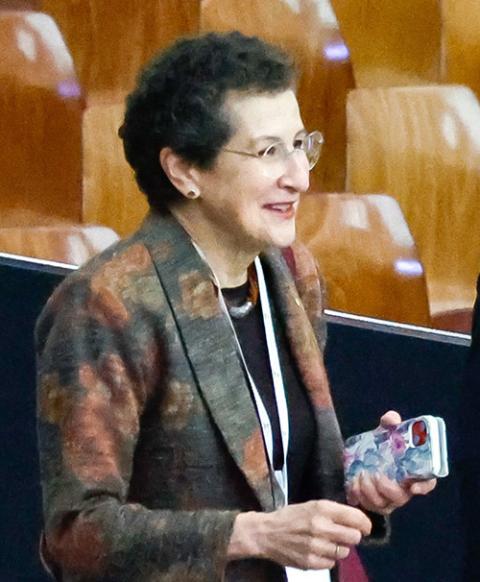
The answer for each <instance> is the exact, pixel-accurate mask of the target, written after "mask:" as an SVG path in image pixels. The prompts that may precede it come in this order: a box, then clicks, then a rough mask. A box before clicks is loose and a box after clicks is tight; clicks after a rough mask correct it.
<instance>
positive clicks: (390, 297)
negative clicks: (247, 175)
mask: <svg viewBox="0 0 480 582" xmlns="http://www.w3.org/2000/svg"><path fill="white" fill-rule="evenodd" d="M297 229H298V238H299V240H301V241H303V242H304V243H305V244H306V245H307V246H308V247H309V248H310V250H311V251H312V253H313V254H314V256H315V258H316V259H317V262H318V264H319V267H320V271H321V273H322V275H323V277H324V278H325V281H326V285H327V306H328V307H330V308H331V309H337V310H339V311H346V312H349V313H356V314H360V315H367V316H371V317H376V318H380V319H387V320H392V321H397V322H403V323H412V324H416V325H423V326H429V325H430V314H429V309H428V298H427V288H426V282H425V274H424V271H423V266H422V263H421V261H420V259H419V258H418V252H417V249H416V246H415V242H414V240H413V238H412V235H411V234H410V231H409V229H408V226H407V223H406V222H405V218H404V217H403V214H402V211H401V210H400V207H399V205H398V204H397V202H396V201H395V200H394V199H393V198H391V197H390V196H385V195H380V194H366V195H364V196H356V195H355V194H307V195H305V196H304V197H303V198H302V201H301V204H300V211H299V215H298V220H297Z"/></svg>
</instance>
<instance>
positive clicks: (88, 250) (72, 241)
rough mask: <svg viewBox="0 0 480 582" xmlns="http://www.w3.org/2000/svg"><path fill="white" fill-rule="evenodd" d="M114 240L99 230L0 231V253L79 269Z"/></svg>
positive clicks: (112, 234) (108, 231) (39, 228)
mask: <svg viewBox="0 0 480 582" xmlns="http://www.w3.org/2000/svg"><path fill="white" fill-rule="evenodd" d="M118 238H119V237H118V235H117V234H116V233H115V232H114V231H113V230H111V229H110V228H106V227H103V226H80V225H71V226H63V225H56V226H37V227H32V226H30V227H12V228H0V253H8V254H12V255H22V256H25V257H33V258H36V259H44V260H48V261H56V262H60V263H68V264H72V265H82V264H83V263H85V262H86V261H87V260H88V259H90V258H91V257H93V256H94V255H96V254H97V253H99V252H100V251H103V250H104V249H105V248H107V247H108V246H110V245H111V244H112V243H114V242H115V241H117V240H118Z"/></svg>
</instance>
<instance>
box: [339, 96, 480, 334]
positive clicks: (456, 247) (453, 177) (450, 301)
mask: <svg viewBox="0 0 480 582" xmlns="http://www.w3.org/2000/svg"><path fill="white" fill-rule="evenodd" d="M347 119H348V155H347V157H348V162H347V188H348V189H349V190H350V191H352V192H355V193H363V192H368V193H370V192H386V193H388V194H390V195H392V196H394V197H395V199H396V200H397V201H398V202H399V204H400V206H401V208H402V210H403V213H404V214H405V217H406V219H407V222H408V224H409V226H410V229H411V231H412V234H413V236H414V239H415V241H416V243H417V245H418V249H419V253H420V258H421V260H422V262H423V265H424V266H425V271H426V276H427V285H428V294H429V303H430V312H431V314H432V317H433V319H434V322H435V319H438V322H439V325H441V322H442V321H448V319H449V318H447V319H445V315H446V312H452V311H456V310H467V311H468V310H470V309H471V307H472V306H473V302H474V299H475V281H476V277H477V274H478V271H479V265H480V212H479V201H480V107H479V104H478V101H477V99H476V97H475V95H474V94H473V93H472V91H471V90H470V89H467V88H466V87H460V86H446V85H445V86H429V87H406V88H388V89H357V90H355V91H353V92H352V93H351V94H350V95H349V99H348V108H347ZM449 325H450V323H449Z"/></svg>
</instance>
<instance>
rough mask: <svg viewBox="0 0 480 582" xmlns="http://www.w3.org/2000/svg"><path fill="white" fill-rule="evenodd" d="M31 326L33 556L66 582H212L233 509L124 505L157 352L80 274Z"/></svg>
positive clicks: (105, 293) (135, 323) (150, 335)
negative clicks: (41, 523) (39, 526)
mask: <svg viewBox="0 0 480 582" xmlns="http://www.w3.org/2000/svg"><path fill="white" fill-rule="evenodd" d="M69 279H71V280H67V281H66V282H65V283H64V284H63V285H62V286H61V287H60V288H59V289H58V290H57V292H56V293H55V294H54V295H53V296H52V298H51V299H50V301H49V303H48V304H47V306H46V308H45V309H44V312H43V313H42V315H41V317H40V319H39V321H38V323H37V329H36V346H37V361H38V400H37V406H38V435H39V449H40V462H41V478H42V487H43V503H44V517H45V537H44V540H45V543H44V548H45V556H44V557H45V558H46V560H47V562H48V561H50V563H51V564H52V565H53V566H54V567H55V566H56V567H58V568H60V569H61V570H62V572H63V574H64V577H65V579H68V580H82V581H83V580H85V581H87V580H88V581H93V580H102V581H110V580H111V581H113V580H115V581H116V582H118V581H122V580H125V581H126V580H128V581H137V580H138V581H142V582H143V581H147V580H150V579H152V580H153V579H155V580H157V579H168V580H182V581H185V582H188V581H189V580H192V581H193V580H195V582H201V581H205V582H207V581H208V582H211V581H214V580H220V579H222V576H223V571H224V569H225V565H226V551H227V546H228V542H229V538H230V535H231V530H232V527H233V522H234V519H235V517H236V514H237V512H235V511H215V510H205V511H193V512H187V511H174V510H150V509H147V508H146V507H144V506H142V505H140V504H134V503H129V502H127V499H128V491H129V481H130V477H131V474H132V463H133V457H134V451H135V446H136V442H137V438H138V433H139V424H140V418H141V415H142V411H143V410H144V408H145V405H146V402H147V401H148V398H149V394H150V393H151V391H152V389H153V386H158V385H159V384H160V385H161V376H162V374H164V373H165V371H164V369H163V368H162V364H161V361H162V353H161V343H159V338H158V337H156V334H158V331H157V332H154V330H153V326H152V325H149V323H150V322H149V320H148V313H146V312H145V313H142V312H141V311H139V312H138V313H136V314H135V317H132V315H131V313H129V310H128V309H127V308H126V307H125V303H122V301H121V299H120V298H119V297H118V296H115V295H114V294H112V293H111V291H110V290H109V289H107V288H105V289H102V288H96V289H95V290H94V289H93V288H92V285H91V281H90V280H89V279H88V278H82V276H81V275H80V273H76V274H75V275H73V276H71V278H69Z"/></svg>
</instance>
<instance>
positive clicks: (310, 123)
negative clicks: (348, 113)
mask: <svg viewBox="0 0 480 582" xmlns="http://www.w3.org/2000/svg"><path fill="white" fill-rule="evenodd" d="M200 27H201V30H202V31H211V30H214V31H227V30H232V29H238V30H240V31H242V32H243V33H246V34H255V35H258V36H261V37H263V38H265V39H266V40H268V41H271V42H275V43H277V44H279V45H281V46H283V47H284V48H285V49H287V50H288V51H290V52H291V53H292V54H293V55H295V57H296V59H297V62H298V65H299V69H300V71H301V75H300V78H299V84H298V97H299V101H300V105H301V109H302V114H303V120H304V123H305V126H306V127H307V128H309V129H319V130H320V131H322V132H323V134H324V136H325V145H324V148H323V153H322V157H321V159H320V161H319V163H318V164H317V166H316V167H315V169H314V171H313V172H312V183H313V186H314V187H315V188H317V189H319V190H322V191H343V190H344V189H345V144H346V141H345V105H346V96H347V92H348V91H349V90H350V89H351V88H352V87H353V86H354V83H353V73H352V66H351V63H350V55H349V52H348V48H347V47H346V45H345V43H344V40H343V37H342V35H341V34H340V31H339V28H338V22H337V19H336V17H335V14H334V12H333V9H332V6H331V4H330V0H315V1H312V2H298V1H295V2H284V1H282V0H243V1H242V2H238V1H237V0H203V1H202V2H201V14H200Z"/></svg>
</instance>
